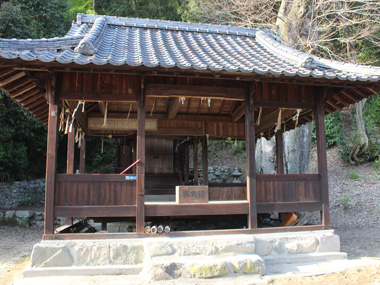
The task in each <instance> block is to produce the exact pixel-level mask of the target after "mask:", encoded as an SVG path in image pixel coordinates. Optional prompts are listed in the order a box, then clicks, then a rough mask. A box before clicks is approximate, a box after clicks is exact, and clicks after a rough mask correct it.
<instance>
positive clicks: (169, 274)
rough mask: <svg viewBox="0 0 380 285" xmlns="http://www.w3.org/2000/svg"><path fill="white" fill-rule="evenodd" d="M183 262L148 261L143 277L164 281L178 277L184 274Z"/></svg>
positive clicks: (142, 273)
mask: <svg viewBox="0 0 380 285" xmlns="http://www.w3.org/2000/svg"><path fill="white" fill-rule="evenodd" d="M182 267H183V264H182V263H181V262H156V263H155V262H152V261H150V262H147V263H145V264H144V269H143V271H142V272H141V277H142V278H143V279H145V280H148V281H162V280H170V279H175V278H178V277H180V276H181V275H182Z"/></svg>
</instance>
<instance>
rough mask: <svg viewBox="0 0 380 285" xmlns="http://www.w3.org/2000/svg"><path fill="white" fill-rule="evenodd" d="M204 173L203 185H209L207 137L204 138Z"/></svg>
mask: <svg viewBox="0 0 380 285" xmlns="http://www.w3.org/2000/svg"><path fill="white" fill-rule="evenodd" d="M202 173H203V185H208V147H207V136H206V135H204V136H203V138H202Z"/></svg>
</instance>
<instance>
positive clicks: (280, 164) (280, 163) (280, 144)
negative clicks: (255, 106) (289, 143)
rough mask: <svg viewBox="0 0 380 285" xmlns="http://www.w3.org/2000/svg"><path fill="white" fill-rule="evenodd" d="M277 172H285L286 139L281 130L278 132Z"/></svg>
mask: <svg viewBox="0 0 380 285" xmlns="http://www.w3.org/2000/svg"><path fill="white" fill-rule="evenodd" d="M276 162H277V174H284V139H283V133H282V131H281V130H278V131H277V133H276Z"/></svg>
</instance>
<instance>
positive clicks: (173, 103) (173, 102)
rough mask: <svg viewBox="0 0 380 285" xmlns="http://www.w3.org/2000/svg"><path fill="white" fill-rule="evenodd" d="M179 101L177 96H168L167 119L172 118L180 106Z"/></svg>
mask: <svg viewBox="0 0 380 285" xmlns="http://www.w3.org/2000/svg"><path fill="white" fill-rule="evenodd" d="M181 105H182V104H181V102H180V100H179V99H178V98H170V100H169V107H168V113H167V116H168V119H174V118H175V117H176V116H177V113H178V111H179V109H180V108H181Z"/></svg>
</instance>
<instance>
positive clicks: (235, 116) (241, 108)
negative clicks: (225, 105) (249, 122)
mask: <svg viewBox="0 0 380 285" xmlns="http://www.w3.org/2000/svg"><path fill="white" fill-rule="evenodd" d="M244 114H245V104H244V103H242V104H241V105H240V106H239V107H237V108H236V110H235V111H234V112H233V113H232V115H231V119H232V121H233V122H237V121H238V120H240V118H241V117H243V116H244Z"/></svg>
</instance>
